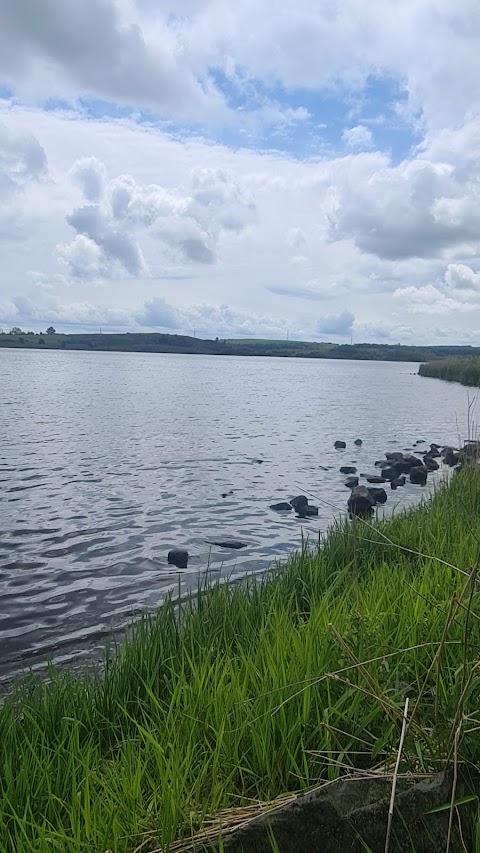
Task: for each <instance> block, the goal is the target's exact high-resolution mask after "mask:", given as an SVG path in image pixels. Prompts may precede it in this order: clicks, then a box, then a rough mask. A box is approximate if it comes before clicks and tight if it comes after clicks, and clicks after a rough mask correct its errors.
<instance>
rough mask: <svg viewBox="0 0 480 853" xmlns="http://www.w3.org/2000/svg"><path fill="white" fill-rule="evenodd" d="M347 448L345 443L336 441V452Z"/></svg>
mask: <svg viewBox="0 0 480 853" xmlns="http://www.w3.org/2000/svg"><path fill="white" fill-rule="evenodd" d="M346 446H347V444H346V442H345V441H336V442H335V449H336V450H345V448H346Z"/></svg>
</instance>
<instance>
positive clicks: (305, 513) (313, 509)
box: [297, 504, 318, 518]
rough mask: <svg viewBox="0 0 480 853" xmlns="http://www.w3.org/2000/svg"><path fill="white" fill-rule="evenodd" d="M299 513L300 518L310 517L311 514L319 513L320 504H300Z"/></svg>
mask: <svg viewBox="0 0 480 853" xmlns="http://www.w3.org/2000/svg"><path fill="white" fill-rule="evenodd" d="M297 513H298V517H299V518H310V517H311V516H314V515H318V506H313V505H312V504H307V505H306V506H305V505H304V506H300V507H298V509H297Z"/></svg>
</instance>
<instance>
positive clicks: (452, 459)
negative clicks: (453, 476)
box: [443, 447, 460, 468]
mask: <svg viewBox="0 0 480 853" xmlns="http://www.w3.org/2000/svg"><path fill="white" fill-rule="evenodd" d="M443 461H444V462H445V465H448V467H449V468H453V467H454V465H458V463H459V462H460V454H459V452H458V450H454V449H453V447H447V448H446V451H444V455H443Z"/></svg>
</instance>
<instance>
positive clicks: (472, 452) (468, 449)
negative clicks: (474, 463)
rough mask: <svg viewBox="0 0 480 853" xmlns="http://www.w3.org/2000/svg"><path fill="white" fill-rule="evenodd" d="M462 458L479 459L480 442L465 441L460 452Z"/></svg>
mask: <svg viewBox="0 0 480 853" xmlns="http://www.w3.org/2000/svg"><path fill="white" fill-rule="evenodd" d="M461 455H462V456H466V457H467V458H470V459H479V458H480V441H466V442H465V444H464V447H463V450H462V451H461Z"/></svg>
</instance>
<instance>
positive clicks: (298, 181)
mask: <svg viewBox="0 0 480 853" xmlns="http://www.w3.org/2000/svg"><path fill="white" fill-rule="evenodd" d="M479 52H480V4H478V2H477V0H462V2H461V3H453V2H451V0H404V2H402V3H398V2H396V0H395V2H394V0H371V2H370V3H369V4H366V3H365V2H364V0H342V2H337V0H319V2H315V3H314V2H312V0H308V2H307V0H297V2H296V3H295V4H291V3H287V2H286V0H268V2H267V0H255V2H253V0H245V2H242V3H235V2H233V0H221V2H220V0H218V2H217V1H216V0H195V2H194V0H176V2H175V3H172V2H171V0H83V2H82V3H79V2H77V0H63V2H62V3H59V2H58V0H41V2H39V0H16V2H15V3H13V2H11V0H0V249H1V253H2V261H3V269H2V279H1V284H0V327H3V328H4V329H8V328H9V327H11V326H13V325H15V326H21V327H24V328H32V329H41V328H45V327H46V326H47V325H50V324H53V325H54V326H55V327H56V328H58V329H61V330H65V331H77V330H97V329H98V328H100V327H102V329H103V330H104V331H108V330H119V329H120V330H121V329H125V330H139V331H141V330H143V331H146V330H162V331H178V332H185V333H190V334H191V333H193V330H194V329H195V330H196V333H197V334H198V335H202V336H217V335H218V336H221V337H228V336H248V337H251V336H259V337H272V338H273V337H275V338H277V337H279V338H282V337H286V336H287V334H289V336H290V338H293V337H298V338H308V339H321V340H335V341H349V340H350V339H351V338H352V337H353V339H354V340H356V341H361V340H369V341H382V342H394V343H395V342H397V341H402V342H405V343H417V342H418V343H447V342H450V343H473V344H478V343H479V341H480V75H479V74H478V55H479Z"/></svg>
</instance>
